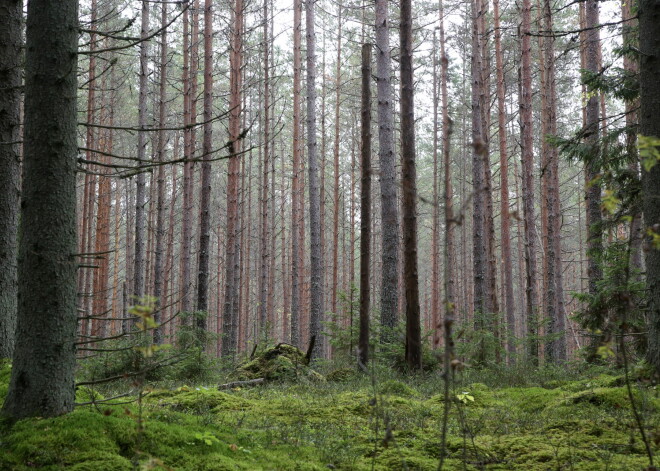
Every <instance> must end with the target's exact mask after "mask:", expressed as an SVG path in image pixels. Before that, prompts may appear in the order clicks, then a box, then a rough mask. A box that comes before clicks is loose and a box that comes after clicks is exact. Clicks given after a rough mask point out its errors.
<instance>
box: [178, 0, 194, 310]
mask: <svg viewBox="0 0 660 471" xmlns="http://www.w3.org/2000/svg"><path fill="white" fill-rule="evenodd" d="M190 42H191V41H190V9H189V8H187V7H186V11H184V12H183V125H184V130H183V158H184V164H183V215H182V217H181V219H182V222H181V256H180V266H179V286H180V289H181V292H180V293H179V299H180V300H181V303H180V311H182V312H190V311H191V309H192V302H191V298H192V293H191V275H190V270H191V268H190V265H191V262H190V257H191V253H192V246H191V244H192V182H193V163H192V158H193V154H194V147H195V143H194V139H193V134H192V129H193V128H192V122H193V117H192V102H193V100H194V96H193V93H192V80H191V75H192V73H196V72H194V71H193V72H192V73H191V64H190V62H191V56H192V54H191V45H190Z"/></svg>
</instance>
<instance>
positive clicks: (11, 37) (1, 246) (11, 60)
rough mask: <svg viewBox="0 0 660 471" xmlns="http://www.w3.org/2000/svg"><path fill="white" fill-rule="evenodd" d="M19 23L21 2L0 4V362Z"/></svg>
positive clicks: (7, 325)
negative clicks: (0, 222)
mask: <svg viewBox="0 0 660 471" xmlns="http://www.w3.org/2000/svg"><path fill="white" fill-rule="evenodd" d="M22 21H23V2H22V1H21V0H3V1H1V2H0V24H2V25H4V26H3V27H2V28H1V29H0V142H2V144H0V221H2V224H1V225H0V358H11V356H12V353H13V351H14V333H15V330H16V303H17V298H16V296H17V276H18V275H17V256H18V255H17V253H18V239H17V237H18V214H19V206H18V203H19V197H20V188H19V187H20V184H21V183H20V182H21V161H20V158H21V155H20V144H19V141H20V139H21V137H20V101H21V91H20V87H21V61H22V57H21V50H22V46H23V45H22V36H21V35H22Z"/></svg>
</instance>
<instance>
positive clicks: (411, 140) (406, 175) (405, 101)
mask: <svg viewBox="0 0 660 471" xmlns="http://www.w3.org/2000/svg"><path fill="white" fill-rule="evenodd" d="M399 35H400V40H401V59H400V60H401V159H402V175H401V178H402V189H403V211H402V212H403V246H404V262H403V263H404V280H405V292H406V363H407V364H408V367H409V368H410V369H412V370H416V369H420V368H421V367H422V341H421V327H420V314H419V282H418V273H417V171H416V168H415V115H414V109H415V101H414V89H413V84H414V82H413V63H412V53H413V42H412V4H411V0H402V2H401V24H400V28H399Z"/></svg>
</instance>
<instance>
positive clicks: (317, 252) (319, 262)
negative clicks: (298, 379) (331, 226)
mask: <svg viewBox="0 0 660 471" xmlns="http://www.w3.org/2000/svg"><path fill="white" fill-rule="evenodd" d="M315 1H316V0H306V3H305V23H306V26H307V28H306V31H305V34H306V38H307V162H308V171H309V235H310V244H311V245H310V251H309V254H310V268H311V286H310V296H311V306H310V326H309V334H310V338H311V337H316V342H315V343H314V349H313V351H312V358H319V357H321V356H322V354H323V350H324V339H323V337H321V335H320V334H321V323H322V322H323V254H322V253H321V190H320V188H319V163H318V154H317V143H316V33H315V30H314V2H315Z"/></svg>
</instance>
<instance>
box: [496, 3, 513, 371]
mask: <svg viewBox="0 0 660 471" xmlns="http://www.w3.org/2000/svg"><path fill="white" fill-rule="evenodd" d="M499 3H500V2H499V0H494V1H493V15H494V21H495V67H496V69H497V130H498V136H499V151H500V221H501V224H500V239H501V244H502V256H501V261H502V284H503V285H504V289H503V292H504V299H503V302H504V308H505V313H506V324H507V335H506V350H507V353H508V357H507V359H508V362H509V364H513V363H514V362H515V354H516V342H515V323H516V313H515V301H514V299H513V266H512V259H511V217H510V214H509V153H508V149H507V133H506V105H505V99H506V96H505V92H506V91H505V84H504V61H503V59H502V29H501V27H500V5H499Z"/></svg>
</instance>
